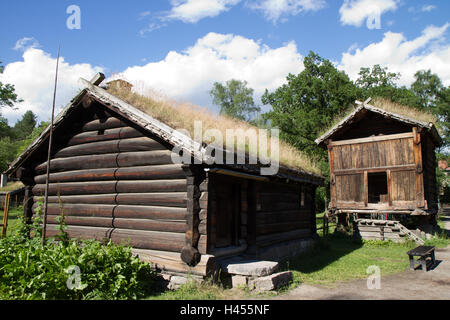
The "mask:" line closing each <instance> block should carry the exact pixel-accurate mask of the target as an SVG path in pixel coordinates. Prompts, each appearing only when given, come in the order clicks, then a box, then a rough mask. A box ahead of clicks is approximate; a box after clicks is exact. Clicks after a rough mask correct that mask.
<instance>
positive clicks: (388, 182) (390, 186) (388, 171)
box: [386, 170, 392, 207]
mask: <svg viewBox="0 0 450 320" xmlns="http://www.w3.org/2000/svg"><path fill="white" fill-rule="evenodd" d="M386 175H387V191H388V205H389V207H391V206H392V193H391V192H392V184H391V181H392V180H391V170H387V171H386Z"/></svg>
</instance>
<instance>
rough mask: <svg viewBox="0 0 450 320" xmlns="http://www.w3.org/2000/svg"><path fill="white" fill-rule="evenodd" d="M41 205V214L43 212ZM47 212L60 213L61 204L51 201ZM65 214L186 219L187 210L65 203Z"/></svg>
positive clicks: (35, 205) (34, 210)
mask: <svg viewBox="0 0 450 320" xmlns="http://www.w3.org/2000/svg"><path fill="white" fill-rule="evenodd" d="M37 206H38V204H37V203H35V204H34V205H33V213H36V208H37ZM43 210H44V208H43V206H42V205H41V214H42V213H43ZM47 212H48V214H49V215H60V214H61V208H60V205H59V204H54V203H49V204H48V209H47ZM63 212H64V215H65V216H78V217H113V216H114V217H115V218H132V219H167V220H184V219H185V216H186V213H187V210H186V209H185V208H172V207H157V206H125V205H118V206H116V205H106V204H97V205H93V204H64V205H63Z"/></svg>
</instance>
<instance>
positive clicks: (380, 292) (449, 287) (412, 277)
mask: <svg viewBox="0 0 450 320" xmlns="http://www.w3.org/2000/svg"><path fill="white" fill-rule="evenodd" d="M447 216H448V221H447V222H445V224H446V229H447V230H450V213H449V214H447ZM405 259H407V256H406V255H405ZM436 261H437V266H435V267H434V268H433V269H432V270H430V271H428V272H423V271H422V270H420V269H419V270H415V271H412V270H408V271H405V272H402V273H399V274H395V275H388V276H383V274H381V283H380V284H381V288H380V289H372V290H370V289H368V288H367V279H361V280H352V281H345V282H340V283H337V284H336V285H335V287H334V288H328V287H323V286H319V285H306V284H303V285H300V286H299V287H297V288H296V289H294V290H292V291H290V292H289V293H287V294H285V295H280V296H277V297H276V298H275V299H282V300H356V299H358V300H379V299H382V300H403V299H414V300H450V246H449V247H447V248H445V249H436Z"/></svg>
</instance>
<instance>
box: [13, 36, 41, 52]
mask: <svg viewBox="0 0 450 320" xmlns="http://www.w3.org/2000/svg"><path fill="white" fill-rule="evenodd" d="M39 47H40V45H39V42H38V41H37V40H36V39H35V38H29V37H24V38H22V39H19V40H17V41H16V44H15V46H14V48H13V49H14V50H16V51H18V50H20V51H25V50H27V49H28V48H39Z"/></svg>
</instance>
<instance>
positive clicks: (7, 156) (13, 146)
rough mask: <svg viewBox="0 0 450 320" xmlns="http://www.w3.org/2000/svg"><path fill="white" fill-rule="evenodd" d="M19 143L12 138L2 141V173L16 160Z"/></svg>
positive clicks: (0, 170) (0, 146) (0, 165)
mask: <svg viewBox="0 0 450 320" xmlns="http://www.w3.org/2000/svg"><path fill="white" fill-rule="evenodd" d="M17 149H18V142H16V141H13V140H11V138H10V137H4V138H1V139H0V172H4V171H5V170H6V169H8V166H9V163H11V162H12V161H13V160H14V159H15V158H16V152H17Z"/></svg>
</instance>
